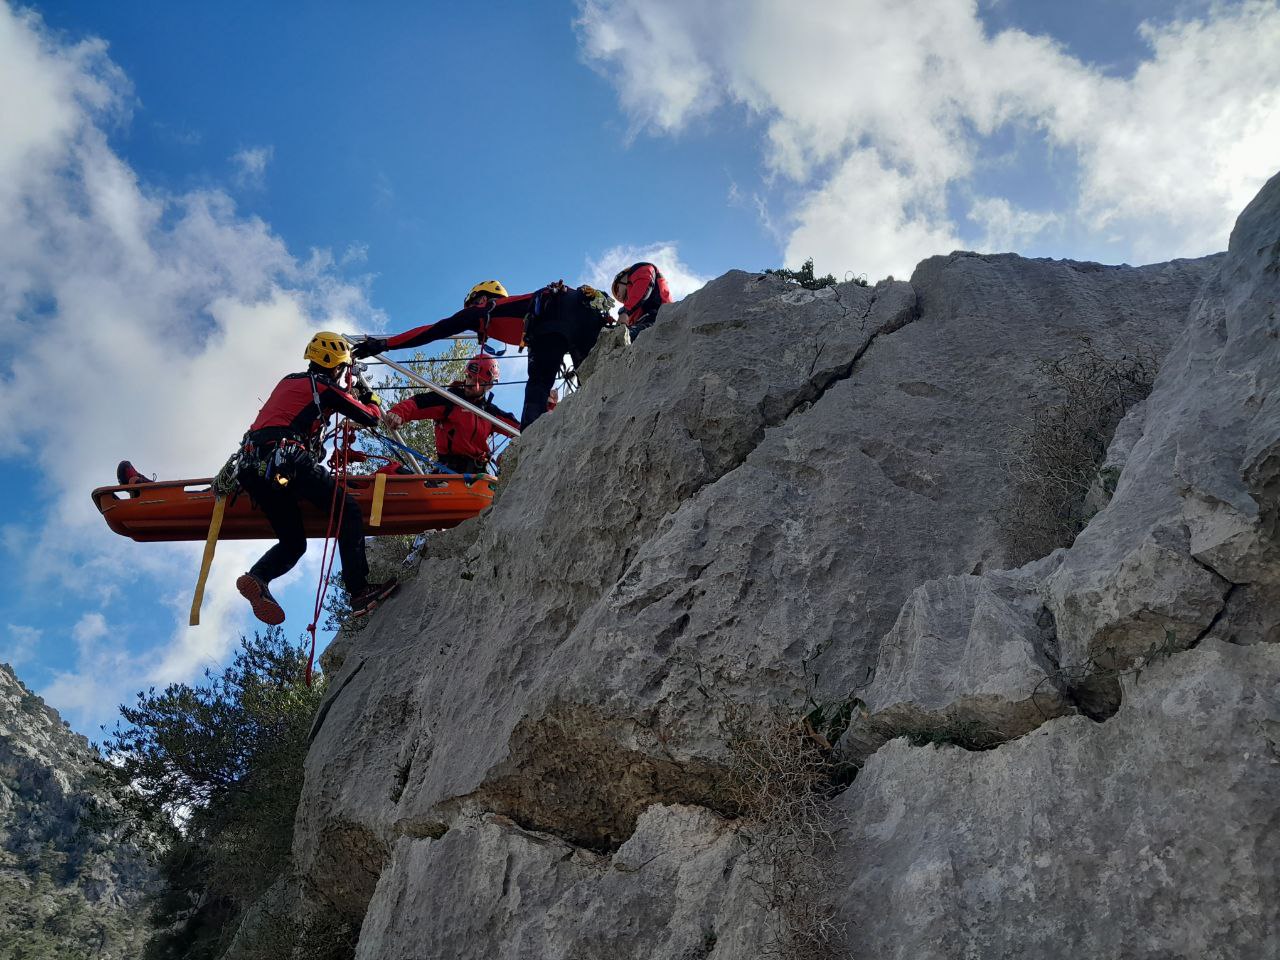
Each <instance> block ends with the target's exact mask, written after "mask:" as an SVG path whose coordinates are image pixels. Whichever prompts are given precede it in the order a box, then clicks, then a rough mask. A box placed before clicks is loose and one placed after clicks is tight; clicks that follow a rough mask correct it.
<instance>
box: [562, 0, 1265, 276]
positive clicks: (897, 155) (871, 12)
mask: <svg viewBox="0 0 1280 960" xmlns="http://www.w3.org/2000/svg"><path fill="white" fill-rule="evenodd" d="M579 11H580V16H579V18H578V21H577V26H578V30H579V35H580V40H581V44H582V49H583V52H584V54H585V55H586V56H587V58H588V60H589V61H590V62H592V63H594V64H595V65H596V66H597V67H598V68H599V69H600V70H601V71H602V72H603V73H605V74H606V75H607V76H609V77H610V78H611V79H612V80H613V82H614V83H615V85H616V87H617V89H618V95H619V99H620V101H621V103H622V105H623V106H624V108H626V110H627V111H628V113H629V114H630V116H631V117H632V120H633V122H634V123H635V125H636V126H637V127H638V128H640V129H645V130H648V131H650V132H653V133H657V134H670V133H675V132H678V131H681V130H683V129H685V128H686V127H688V126H690V125H691V123H693V122H694V121H695V120H697V119H698V118H701V117H703V116H705V115H707V114H708V113H710V112H711V111H713V110H715V109H716V108H717V107H720V106H721V105H723V104H735V105H737V106H738V107H740V108H744V109H745V110H746V111H747V112H748V113H749V114H751V115H753V116H754V117H756V118H758V119H760V120H762V121H763V123H764V129H765V137H764V140H763V142H762V151H763V160H764V167H765V173H766V175H767V176H768V177H771V178H780V179H781V180H782V181H783V182H786V183H790V184H793V185H795V186H797V187H798V188H799V197H798V199H796V200H794V202H793V204H792V216H791V219H792V223H791V226H790V230H791V237H790V240H789V242H788V243H787V245H786V246H787V257H788V262H792V263H793V264H794V262H798V259H803V258H804V257H806V256H813V257H814V258H815V259H816V260H817V261H819V262H821V263H825V264H827V265H828V266H829V267H830V268H832V269H834V270H836V271H837V272H838V271H839V268H840V267H841V266H845V267H851V268H853V269H856V270H859V271H866V272H867V273H868V274H870V275H871V276H872V277H873V278H874V277H875V276H876V275H878V274H880V273H884V272H894V273H896V274H898V275H903V274H904V273H905V272H906V271H909V270H910V269H911V268H912V267H913V266H914V264H915V262H916V261H917V260H919V259H921V258H922V257H924V256H928V255H931V254H935V253H945V252H947V247H946V246H945V244H947V243H957V240H956V238H957V236H958V235H959V234H960V233H961V231H962V229H963V224H961V225H957V224H954V223H952V222H951V219H950V218H951V216H952V214H950V213H949V211H948V206H947V199H948V197H949V196H951V195H953V192H954V191H955V190H956V189H957V188H960V187H963V186H965V185H970V184H972V182H973V180H974V178H975V176H976V175H977V174H978V173H980V172H981V171H982V170H983V164H984V163H985V162H986V161H987V160H988V157H987V153H986V152H985V151H989V150H990V149H992V147H991V140H990V138H991V137H992V135H993V134H995V133H997V132H1000V131H1002V130H1008V129H1014V130H1017V131H1020V132H1022V133H1024V134H1029V135H1030V136H1029V137H1027V138H1026V139H1028V140H1030V141H1036V142H1038V141H1039V140H1040V139H1041V138H1043V140H1044V141H1045V142H1047V143H1048V144H1050V145H1051V146H1052V147H1053V149H1054V151H1055V153H1054V156H1056V157H1059V158H1062V157H1065V158H1068V161H1067V162H1072V161H1074V162H1076V163H1078V171H1076V176H1077V181H1076V183H1075V187H1074V192H1073V193H1072V195H1070V196H1068V197H1065V198H1062V199H1060V200H1059V201H1058V205H1057V207H1056V208H1054V209H1049V210H1045V211H1043V212H1042V213H1041V214H1038V216H1050V215H1052V216H1058V217H1059V218H1060V219H1061V221H1062V222H1064V223H1066V222H1070V223H1072V224H1077V225H1079V226H1080V227H1082V228H1083V229H1085V230H1087V231H1090V238H1093V237H1096V231H1101V230H1104V229H1105V230H1107V231H1109V232H1110V233H1112V234H1115V235H1117V236H1119V237H1120V238H1121V239H1122V241H1123V242H1124V243H1126V244H1127V245H1128V248H1129V249H1131V250H1133V251H1135V257H1137V256H1138V255H1141V257H1142V258H1159V257H1169V256H1185V255H1195V254H1200V253H1206V252H1210V251H1212V250H1216V249H1221V248H1222V247H1224V246H1225V244H1226V240H1227V232H1228V231H1229V229H1230V227H1231V224H1232V222H1233V219H1234V217H1235V216H1236V214H1237V213H1238V212H1239V210H1240V208H1241V207H1242V206H1243V205H1244V203H1245V202H1247V200H1248V199H1249V198H1250V196H1251V195H1252V194H1253V193H1254V192H1255V191H1256V190H1257V189H1258V188H1259V187H1260V186H1261V184H1262V183H1263V182H1264V181H1265V179H1266V177H1267V176H1268V175H1269V174H1270V173H1272V172H1274V171H1275V169H1276V166H1277V163H1278V159H1277V158H1280V5H1277V3H1275V2H1274V0H1243V2H1240V3H1235V4H1225V3H1224V4H1214V5H1212V6H1210V7H1209V8H1208V10H1206V11H1203V12H1202V13H1201V15H1200V16H1199V17H1198V18H1196V17H1184V18H1183V19H1179V20H1174V21H1171V22H1165V23H1162V24H1152V23H1149V24H1146V25H1144V27H1143V28H1142V38H1143V40H1145V42H1146V44H1147V45H1148V47H1147V54H1148V55H1147V57H1146V59H1145V60H1144V61H1143V62H1142V63H1141V65H1140V66H1139V67H1138V69H1137V70H1136V72H1135V73H1134V74H1133V76H1131V77H1128V78H1118V77H1113V76H1108V75H1106V74H1104V73H1103V72H1101V71H1100V70H1099V69H1097V68H1094V67H1091V66H1089V65H1086V64H1085V63H1083V62H1081V61H1080V60H1078V59H1076V58H1075V57H1073V56H1071V55H1070V54H1069V53H1067V52H1066V51H1065V50H1064V49H1063V48H1062V47H1061V46H1060V45H1058V44H1057V43H1056V42H1055V41H1053V40H1052V39H1050V38H1047V37H1042V36H1032V35H1030V34H1027V33H1025V32H1023V31H1020V30H1005V31H1002V32H1000V33H998V34H995V35H990V34H989V33H988V31H987V30H986V29H985V27H984V25H983V23H982V21H981V19H980V17H979V15H978V7H977V4H976V3H975V2H974V0H892V2H890V0H813V2H810V3H806V4H802V5H796V4H790V5H784V4H777V3H773V2H771V0H705V2H703V3H699V4H696V5H694V6H693V7H689V6H688V5H685V4H683V3H680V2H679V0H579ZM1046 179H1047V175H1046ZM985 192H989V191H985ZM998 199H999V198H998ZM1002 199H1006V200H1007V199H1008V198H1002ZM975 215H976V216H975V219H977V220H978V221H980V222H982V221H984V220H985V221H986V222H985V223H984V226H987V228H988V231H989V232H990V231H991V230H992V229H996V230H998V229H1000V228H1003V227H1008V228H1009V229H1011V230H1013V233H1012V234H1010V236H1012V237H1014V238H1017V237H1018V236H1019V232H1020V231H1021V232H1025V231H1026V230H1029V229H1031V228H1032V227H1033V226H1034V221H1032V220H1028V219H1026V218H1025V217H1024V218H1022V219H1021V220H1018V221H1017V222H1014V221H1009V222H1007V223H1001V222H1000V215H1001V211H999V210H997V209H996V208H993V207H990V206H987V207H985V208H984V207H982V206H981V205H980V206H979V208H978V209H977V210H976V211H975ZM993 217H994V218H995V219H994V220H993V219H992V218H993ZM1049 222H1050V221H1045V225H1047V224H1048V223H1049ZM938 244H943V245H942V246H939V245H938ZM957 245H966V244H963V243H958V244H957Z"/></svg>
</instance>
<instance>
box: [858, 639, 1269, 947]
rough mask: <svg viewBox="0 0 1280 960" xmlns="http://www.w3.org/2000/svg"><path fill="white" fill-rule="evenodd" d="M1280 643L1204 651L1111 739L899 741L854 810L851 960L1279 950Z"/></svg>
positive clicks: (1184, 658) (1137, 682) (1132, 697)
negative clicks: (981, 747)
mask: <svg viewBox="0 0 1280 960" xmlns="http://www.w3.org/2000/svg"><path fill="white" fill-rule="evenodd" d="M1277 683H1280V647H1276V646H1273V645H1265V646H1252V647H1240V646H1233V645H1231V644H1224V643H1218V642H1216V641H1206V642H1205V643H1203V644H1202V645H1201V646H1200V647H1198V648H1197V649H1195V650H1193V651H1189V652H1185V653H1179V654H1177V655H1175V656H1173V657H1172V658H1166V659H1163V660H1161V661H1159V662H1158V663H1155V664H1153V665H1152V666H1150V667H1149V668H1148V669H1147V670H1144V671H1143V672H1142V673H1141V675H1140V676H1138V677H1126V679H1125V683H1124V686H1125V691H1124V704H1123V706H1122V707H1121V708H1120V710H1119V712H1118V713H1117V714H1116V715H1115V716H1114V717H1113V718H1111V719H1110V720H1108V721H1107V722H1106V723H1104V724H1096V723H1093V722H1092V721H1090V720H1086V719H1084V718H1083V717H1072V718H1066V719H1061V720H1055V721H1052V722H1050V723H1048V724H1046V725H1044V726H1043V727H1041V728H1040V729H1039V730H1037V731H1036V732H1035V733H1033V734H1031V735H1030V736H1027V737H1025V738H1023V739H1021V740H1018V741H1015V742H1013V743H1009V744H1006V745H1005V746H1002V747H1000V748H999V749H997V750H991V751H986V752H981V753H973V752H970V751H966V750H961V749H959V748H956V747H932V746H930V747H923V748H920V747H911V746H908V745H907V744H906V742H905V741H902V740H898V741H894V742H893V743H892V744H890V745H889V746H887V747H885V748H883V749H882V750H880V751H879V752H878V753H877V754H876V755H875V756H874V757H872V758H871V759H870V761H868V763H867V765H866V767H865V768H864V769H863V771H862V773H861V774H860V775H859V777H858V779H857V780H855V781H854V783H853V786H851V787H850V788H849V789H848V790H847V791H846V792H845V794H844V796H843V797H842V798H841V800H840V803H841V805H842V806H843V808H844V809H845V810H846V811H847V813H848V816H849V825H848V827H849V830H848V833H849V836H850V837H851V838H852V839H851V840H850V842H848V843H847V844H846V845H844V846H843V847H842V850H841V854H840V856H841V864H840V868H839V874H840V876H841V878H842V886H843V889H842V891H841V896H840V898H839V899H840V902H841V903H842V904H843V906H844V910H845V916H846V919H847V921H848V924H849V926H848V930H849V931H850V935H849V950H850V955H852V956H856V957H876V958H878V960H891V958H901V960H920V958H926V957H928V958H956V960H960V958H969V957H983V958H988V957H1036V958H1043V960H1051V958H1059V957H1061V958H1076V957H1151V958H1155V957H1161V958H1183V957H1185V958H1192V957H1194V958H1203V960H1214V958H1221V960H1227V958H1231V960H1235V958H1242V957H1273V956H1277V955H1280V923H1278V922H1277V921H1280V899H1278V898H1277V893H1280V832H1278V830H1277V828H1278V827H1280V807H1277V805H1276V802H1275V798H1276V796H1277V791H1280V696H1278V695H1277Z"/></svg>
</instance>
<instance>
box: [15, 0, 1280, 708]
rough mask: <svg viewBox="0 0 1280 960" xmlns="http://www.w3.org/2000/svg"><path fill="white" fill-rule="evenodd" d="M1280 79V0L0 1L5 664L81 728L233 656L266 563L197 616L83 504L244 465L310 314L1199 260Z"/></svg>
mask: <svg viewBox="0 0 1280 960" xmlns="http://www.w3.org/2000/svg"><path fill="white" fill-rule="evenodd" d="M1277 91H1280V4H1277V3H1276V2H1275V0H1243V2H1235V3H1218V4H1209V3H1199V2H1187V3H1170V2H1154V0H1107V2H1103V0H1083V2H1078V3H1075V4H1070V5H1068V4H1061V3H1048V2H1028V0H1022V2H1018V0H998V2H984V3H977V2H973V0H928V2H926V0H900V2H892V3H890V2H880V0H813V2H811V3H807V4H803V5H801V4H782V3H773V2H766V0H700V2H699V3H696V4H689V3H687V2H678V0H645V2H640V0H579V2H571V3H527V2H526V3H514V2H511V3H488V4H483V5H481V4H475V5H456V4H434V5H427V4H420V3H400V4H396V3H386V4H377V5H367V4H354V3H332V2H329V3H306V4H304V3H289V4H262V3H239V2H224V3H219V4H201V5H197V4H172V3H159V2H148V3H130V4H119V3H116V4H104V3H100V2H82V3H72V2H62V3H35V4H33V5H29V6H24V7H14V6H9V5H5V3H4V0H0V331H3V333H4V334H5V336H6V341H7V342H9V343H11V344H14V348H13V350H12V351H11V353H10V356H9V357H8V359H7V360H6V361H5V363H4V367H3V369H2V372H0V411H2V412H3V413H5V414H7V416H5V418H4V419H5V422H6V423H7V424H9V430H8V431H7V436H5V437H4V438H3V439H0V457H3V459H4V466H5V469H4V471H3V479H2V480H0V483H2V484H3V490H4V494H5V496H6V501H7V502H8V503H10V504H11V505H12V506H11V509H10V510H9V511H7V512H6V515H5V518H4V520H3V521H2V522H0V524H2V525H0V551H2V552H0V562H2V563H3V564H4V574H5V582H6V583H8V584H9V586H10V589H9V590H7V591H5V592H4V594H3V595H0V659H5V660H10V661H12V662H14V664H15V666H16V668H17V670H18V673H19V675H20V676H21V677H23V678H24V679H25V680H26V681H27V682H28V683H29V684H30V685H31V686H33V687H34V688H35V689H37V690H38V691H39V692H41V693H42V694H44V695H45V696H46V697H47V699H48V700H49V701H50V702H51V703H52V705H53V706H55V707H57V708H58V709H59V710H61V711H62V712H63V713H64V715H65V716H66V717H67V718H68V719H69V720H70V721H71V722H72V723H73V725H74V726H76V727H77V728H78V729H81V730H83V731H85V732H88V733H90V734H93V733H94V732H95V731H96V728H97V725H98V724H100V723H103V722H108V723H109V722H111V720H112V718H113V715H114V706H115V704H116V703H118V702H120V701H121V700H122V699H126V698H128V697H129V696H130V695H131V692H132V691H136V690H137V689H140V688H142V687H144V686H146V685H150V684H153V683H155V684H159V683H164V682H168V681H172V680H184V679H190V678H193V677H196V676H198V675H199V673H200V671H201V670H202V669H203V668H204V667H206V666H208V667H214V666H217V665H218V664H220V663H221V662H223V661H224V660H225V659H226V657H227V655H228V651H229V650H230V649H231V647H232V646H233V645H234V643H235V641H236V638H237V637H238V635H239V633H240V632H242V631H244V630H245V629H251V628H252V621H251V619H250V618H249V617H248V616H247V611H246V610H245V609H243V607H242V601H241V600H240V598H239V597H238V596H237V595H235V593H234V590H233V589H232V583H233V581H234V578H235V576H236V575H237V574H238V573H239V572H240V571H241V570H242V569H243V568H244V567H245V566H246V565H247V564H248V563H249V562H251V560H252V559H253V557H254V556H256V555H257V553H259V552H260V551H261V549H262V548H263V547H264V546H265V544H224V545H223V546H222V547H221V548H220V550H219V557H218V560H217V561H216V562H215V565H214V571H213V577H212V579H211V582H210V587H209V595H208V600H207V604H206V614H205V624H204V625H203V626H202V627H200V628H197V629H195V630H188V629H187V628H185V626H184V625H183V624H184V623H185V613H186V608H187V605H188V603H189V601H190V591H191V588H192V586H193V583H194V579H195V573H196V562H197V553H198V547H197V546H196V545H182V546H161V545H142V544H133V543H131V542H129V541H124V540H121V539H120V538H116V537H113V536H112V535H111V534H109V533H108V532H107V531H106V529H105V525H103V524H102V523H101V521H100V519H99V518H98V517H97V515H96V512H95V511H94V510H93V509H92V507H91V505H90V503H89V498H88V493H89V491H90V490H91V489H92V488H93V487H94V486H96V485H98V484H100V483H105V482H108V481H109V480H110V479H111V477H112V474H113V470H114V467H115V462H116V461H117V460H118V459H120V458H121V457H129V458H131V459H133V460H134V461H135V462H136V463H138V465H139V466H140V467H141V468H142V469H144V470H145V471H147V472H148V473H151V472H156V473H158V474H159V475H160V476H162V477H178V476H183V477H186V476H195V475H201V474H205V473H208V472H211V471H212V470H214V469H216V468H217V466H218V465H219V464H220V463H221V461H222V460H223V459H224V458H225V456H226V455H227V454H228V453H229V452H230V450H231V448H232V446H233V445H234V443H235V440H236V438H238V437H239V435H240V433H241V432H242V431H243V430H244V428H245V426H246V425H247V424H248V422H249V421H250V420H251V419H252V417H253V414H254V413H255V412H256V409H257V406H258V404H259V401H260V398H261V397H264V396H265V395H266V392H267V391H269V389H270V388H271V386H272V385H273V384H274V383H275V381H276V380H277V379H278V378H279V376H281V375H282V374H284V373H286V372H289V371H291V370H293V369H296V368H298V367H299V365H300V363H299V355H300V352H301V349H302V345H303V344H304V343H305V341H306V339H307V337H308V336H309V335H310V333H311V332H313V331H314V330H317V329H322V328H324V327H326V326H332V327H338V328H340V329H361V330H378V329H381V330H399V329H404V328H407V327H409V326H414V325H417V324H419V323H422V322H429V321H431V320H435V319H438V318H440V317H442V316H445V315H447V314H448V313H450V312H452V311H453V310H454V309H455V308H456V307H457V306H458V304H459V300H460V298H461V296H462V294H463V293H464V292H465V290H466V289H467V288H469V287H470V286H471V285H472V284H473V283H475V282H477V281H478V280H481V279H487V278H489V277H498V278H500V279H502V280H503V282H504V283H506V284H507V285H508V287H509V288H511V289H515V290H525V289H532V288H533V287H536V286H538V285H541V284H542V283H545V282H547V281H548V280H552V279H556V278H560V277H563V278H565V279H569V280H574V281H582V280H595V281H597V282H598V281H600V280H601V279H604V278H607V277H608V276H611V275H612V273H613V272H614V270H616V269H617V267H619V266H621V265H623V264H624V263H626V262H630V261H631V260H632V259H639V258H641V257H642V256H643V257H644V258H650V259H656V260H657V261H658V262H659V263H661V264H662V265H663V266H664V268H665V269H666V270H667V271H668V273H669V274H670V276H671V277H672V278H673V281H674V286H675V287H676V290H677V293H678V294H680V295H683V294H686V293H688V292H689V291H691V290H693V289H696V288H697V287H698V286H700V285H701V284H702V283H703V282H705V280H706V279H708V278H710V277H713V276H716V275H719V274H720V273H722V272H724V271H725V270H728V269H731V268H745V269H760V268H763V267H767V266H774V265H779V264H782V263H787V264H790V265H793V266H794V265H797V264H798V263H799V262H800V261H801V260H803V259H804V258H805V257H807V256H813V257H814V258H815V259H816V261H817V266H818V268H819V269H820V270H821V271H824V272H825V271H832V272H835V273H837V274H838V275H846V274H848V275H854V274H865V275H867V276H868V277H869V279H871V280H872V281H875V280H876V279H879V278H881V277H883V276H886V275H889V274H894V275H897V276H899V277H905V276H908V275H909V274H910V271H911V268H912V267H913V266H914V264H915V263H916V262H918V261H919V260H920V259H922V258H923V257H925V256H928V255H931V254H934V253H945V252H948V251H950V250H951V249H954V248H969V249H981V250H1010V249H1012V250H1017V251H1018V252H1021V253H1025V254H1027V255H1031V256H1058V257H1074V258H1078V259H1098V260H1103V261H1107V262H1131V263H1138V262H1151V261H1155V260H1161V259H1168V258H1171V257H1175V256H1197V255H1201V254H1204V253H1208V252H1212V251H1215V250H1219V249H1222V248H1224V247H1225V245H1226V241H1227V234H1228V232H1229V230H1230V225H1231V222H1232V220H1233V218H1234V215H1235V213H1237V212H1238V211H1239V209H1240V208H1241V207H1242V206H1243V205H1244V203H1246V202H1247V201H1248V200H1249V199H1250V197H1251V196H1252V195H1253V194H1254V193H1255V192H1256V190H1257V189H1258V188H1259V187H1260V186H1261V184H1262V182H1263V181H1264V180H1265V179H1266V178H1267V177H1268V176H1269V175H1270V174H1272V173H1274V172H1275V170H1276V167H1277V166H1280V160H1278V159H1277V158H1280V93H1277ZM509 366H510V367H511V368H512V370H513V371H514V370H515V369H516V367H517V366H518V365H509ZM518 376H519V374H518V373H514V374H513V376H512V378H516V377H518ZM517 393H518V391H514V390H508V391H507V392H506V393H504V395H503V396H502V397H501V398H500V399H501V400H502V402H504V403H505V404H506V405H508V406H509V407H512V408H515V409H518V406H519V399H518V396H517V395H516V394H517ZM318 554H319V549H318V544H317V545H315V546H313V550H312V551H311V556H310V557H309V558H308V560H307V561H305V562H304V564H303V565H301V566H300V568H299V571H298V572H297V574H296V575H295V576H294V577H293V578H292V579H291V580H290V581H289V582H288V583H287V584H285V585H283V586H282V588H281V590H280V593H281V595H282V597H283V599H284V600H285V601H286V605H287V609H288V612H289V620H288V623H287V626H288V627H289V628H291V630H292V632H295V633H301V631H302V630H303V629H304V627H305V625H306V622H307V619H308V617H307V614H308V613H309V605H310V595H311V592H312V590H313V589H314V583H315V575H316V567H315V559H316V557H318Z"/></svg>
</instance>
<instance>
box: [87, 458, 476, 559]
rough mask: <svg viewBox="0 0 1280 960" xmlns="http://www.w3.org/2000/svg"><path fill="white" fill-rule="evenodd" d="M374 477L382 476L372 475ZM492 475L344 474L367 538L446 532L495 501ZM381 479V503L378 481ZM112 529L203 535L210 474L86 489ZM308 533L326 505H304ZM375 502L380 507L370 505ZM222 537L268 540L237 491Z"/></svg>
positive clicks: (140, 534) (266, 529)
mask: <svg viewBox="0 0 1280 960" xmlns="http://www.w3.org/2000/svg"><path fill="white" fill-rule="evenodd" d="M378 477H383V478H385V479H384V480H381V481H379V480H377V478H378ZM494 480H495V478H494V477H491V476H487V475H484V476H471V477H464V476H462V475H459V474H448V473H432V474H419V473H414V474H404V473H402V474H388V473H382V474H362V475H359V476H351V475H349V476H348V477H347V492H348V493H350V494H351V496H352V497H353V498H354V499H355V501H356V503H357V504H358V505H359V506H360V513H361V515H362V516H363V517H364V523H365V535H366V536H373V537H376V536H384V535H391V534H404V533H422V532H423V531H424V530H447V529H448V528H449V527H456V526H457V525H458V524H460V523H461V522H462V521H463V520H469V519H470V518H471V517H474V516H475V515H476V514H478V513H479V512H480V511H481V510H483V509H484V508H485V507H487V506H489V504H490V503H492V502H493V484H494ZM383 484H385V487H384V489H383V491H382V497H381V503H377V502H376V500H377V497H376V496H375V493H376V489H375V488H376V487H377V486H380V485H383ZM91 496H92V497H93V502H94V504H95V505H96V506H97V508H98V511H99V512H100V513H101V514H102V516H103V518H104V519H105V520H106V521H107V526H109V527H110V528H111V529H112V530H113V531H115V532H116V533H118V534H120V535H121V536H123V537H129V538H130V539H132V540H136V541H138V542H139V543H149V542H156V541H168V540H204V539H205V538H206V536H208V534H209V523H210V520H211V519H212V517H213V504H214V493H213V480H211V479H204V480H161V481H159V482H157V483H137V484H130V485H127V486H118V485H117V486H110V487H98V489H96V490H94V491H93V493H92V494H91ZM301 506H302V517H303V523H304V525H305V527H306V531H307V536H308V537H315V538H319V537H323V536H324V535H325V531H326V530H327V529H328V526H329V512H328V510H324V511H321V510H320V509H318V508H316V507H313V506H312V505H311V504H309V503H303V504H302V505H301ZM376 508H380V509H376ZM218 537H219V539H222V540H274V539H275V534H274V533H272V531H271V525H270V524H269V523H268V522H267V518H266V516H265V515H264V514H263V513H262V511H260V510H258V509H257V508H255V507H254V506H253V504H252V502H251V501H250V499H249V495H248V494H246V493H243V492H241V494H240V495H239V496H238V497H236V499H235V502H234V503H228V504H227V506H226V510H225V513H224V514H223V518H222V527H221V533H220V534H218Z"/></svg>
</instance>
